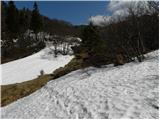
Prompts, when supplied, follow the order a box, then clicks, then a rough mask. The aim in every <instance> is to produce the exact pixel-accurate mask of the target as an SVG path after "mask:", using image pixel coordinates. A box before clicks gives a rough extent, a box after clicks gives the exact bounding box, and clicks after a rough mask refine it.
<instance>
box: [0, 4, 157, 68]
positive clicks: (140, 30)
mask: <svg viewBox="0 0 160 120" xmlns="http://www.w3.org/2000/svg"><path fill="white" fill-rule="evenodd" d="M1 4H2V7H1V9H2V21H1V22H2V31H1V38H2V41H1V43H2V46H1V48H2V63H3V62H5V61H6V62H7V61H10V60H14V59H18V58H22V57H25V56H27V55H30V54H32V53H34V52H37V51H39V50H41V49H42V48H44V47H45V41H53V45H54V46H55V48H56V47H57V45H58V44H60V43H64V42H69V41H70V40H69V41H66V40H67V37H78V38H80V39H82V41H81V43H80V45H76V46H72V50H73V51H74V55H75V56H76V58H77V59H82V61H83V63H84V66H92V65H93V66H101V65H103V64H109V63H114V64H115V65H122V64H124V63H127V62H131V61H134V60H136V59H137V60H138V61H139V62H142V61H143V59H144V56H143V54H144V53H147V52H150V51H152V50H156V49H158V48H159V38H158V36H159V27H158V25H159V6H158V4H159V3H158V2H156V1H148V3H147V7H141V6H138V7H137V8H136V11H135V10H134V8H135V6H134V5H132V6H130V7H128V8H127V12H128V15H126V16H123V17H122V16H118V17H117V18H116V19H114V18H113V19H111V20H110V21H109V22H107V24H104V25H103V26H96V25H94V24H93V23H92V21H89V24H88V25H72V24H71V23H69V22H66V21H62V20H57V19H50V18H48V17H46V16H43V15H41V14H40V13H39V9H38V5H37V3H36V2H35V3H34V5H33V10H32V11H31V10H29V9H28V8H23V9H21V10H19V9H17V8H16V6H15V5H14V2H13V1H9V2H8V4H7V3H6V2H3V1H2V2H1ZM47 35H49V36H50V37H47ZM72 40H73V39H72ZM11 51H12V52H11ZM56 53H57V51H56Z"/></svg>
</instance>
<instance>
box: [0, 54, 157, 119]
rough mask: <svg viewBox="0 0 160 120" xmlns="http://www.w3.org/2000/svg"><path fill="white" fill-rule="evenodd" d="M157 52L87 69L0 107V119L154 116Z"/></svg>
mask: <svg viewBox="0 0 160 120" xmlns="http://www.w3.org/2000/svg"><path fill="white" fill-rule="evenodd" d="M158 62H159V60H158V51H155V52H152V53H149V54H148V55H146V60H145V61H144V62H142V63H138V62H132V63H128V64H125V65H123V66H118V67H112V65H108V66H104V67H103V68H93V67H90V68H87V69H86V70H85V71H87V72H88V73H89V74H90V75H87V74H86V72H84V70H77V71H74V72H71V73H69V74H67V75H65V76H63V77H61V78H58V79H56V80H53V81H50V82H48V83H47V85H45V86H44V87H42V88H41V89H40V90H38V91H36V92H34V93H33V94H31V95H29V96H27V97H25V98H22V99H19V100H18V101H17V102H14V103H12V104H10V105H8V106H6V107H3V108H1V110H2V118H158V109H159V107H158V92H159V90H158V82H159V73H158Z"/></svg>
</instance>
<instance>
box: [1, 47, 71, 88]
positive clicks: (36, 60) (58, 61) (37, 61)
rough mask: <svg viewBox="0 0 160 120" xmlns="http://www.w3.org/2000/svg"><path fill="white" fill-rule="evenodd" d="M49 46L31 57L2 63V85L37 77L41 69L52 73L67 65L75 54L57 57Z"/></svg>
mask: <svg viewBox="0 0 160 120" xmlns="http://www.w3.org/2000/svg"><path fill="white" fill-rule="evenodd" d="M50 52H51V50H50V49H49V48H45V49H43V50H41V51H40V52H38V53H35V54H33V55H31V56H29V57H25V58H22V59H19V60H15V61H12V62H8V63H6V64H2V65H1V66H0V67H1V70H2V77H1V79H2V80H1V85H7V84H13V83H20V82H24V81H28V80H32V79H34V78H37V77H38V75H40V71H41V70H43V71H44V73H46V74H47V73H52V72H53V71H54V70H55V69H57V68H59V67H63V66H64V65H66V64H67V63H68V62H69V61H70V60H71V59H72V58H73V56H70V55H65V56H63V55H58V57H57V58H55V57H54V55H53V54H51V53H50Z"/></svg>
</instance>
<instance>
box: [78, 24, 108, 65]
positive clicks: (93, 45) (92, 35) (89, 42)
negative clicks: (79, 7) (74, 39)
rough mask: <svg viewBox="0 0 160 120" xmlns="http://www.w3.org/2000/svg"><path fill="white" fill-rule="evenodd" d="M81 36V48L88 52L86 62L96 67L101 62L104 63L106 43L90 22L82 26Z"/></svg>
mask: <svg viewBox="0 0 160 120" xmlns="http://www.w3.org/2000/svg"><path fill="white" fill-rule="evenodd" d="M81 38H82V44H81V49H83V52H85V53H87V54H88V59H87V62H88V63H89V64H92V65H94V66H97V67H98V66H100V65H101V64H105V53H106V44H105V43H104V41H103V40H102V39H101V37H100V33H99V31H98V30H97V28H96V27H95V26H93V24H92V23H90V24H89V25H88V26H87V27H86V28H84V30H83V31H82V37H81ZM84 62H85V61H84Z"/></svg>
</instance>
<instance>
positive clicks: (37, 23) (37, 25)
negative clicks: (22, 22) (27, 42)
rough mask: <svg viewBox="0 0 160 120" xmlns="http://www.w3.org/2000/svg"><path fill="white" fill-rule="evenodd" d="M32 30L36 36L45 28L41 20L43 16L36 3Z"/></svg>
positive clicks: (31, 25)
mask: <svg viewBox="0 0 160 120" xmlns="http://www.w3.org/2000/svg"><path fill="white" fill-rule="evenodd" d="M30 28H31V29H32V30H33V31H34V32H35V33H36V34H37V33H38V32H40V31H41V30H42V28H43V23H42V18H41V15H40V14H39V9H38V5H37V3H36V2H35V3H34V6H33V11H32V17H31V23H30Z"/></svg>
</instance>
